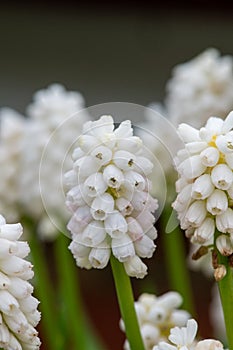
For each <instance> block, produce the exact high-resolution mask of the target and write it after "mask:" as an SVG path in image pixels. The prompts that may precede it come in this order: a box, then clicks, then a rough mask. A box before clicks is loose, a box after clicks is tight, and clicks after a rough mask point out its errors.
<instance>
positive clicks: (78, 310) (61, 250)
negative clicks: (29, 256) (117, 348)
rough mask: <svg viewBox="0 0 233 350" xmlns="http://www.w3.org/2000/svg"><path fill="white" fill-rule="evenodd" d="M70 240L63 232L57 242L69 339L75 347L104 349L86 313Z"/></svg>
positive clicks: (61, 288)
mask: <svg viewBox="0 0 233 350" xmlns="http://www.w3.org/2000/svg"><path fill="white" fill-rule="evenodd" d="M69 242H70V241H69V239H68V238H67V237H66V236H65V235H64V234H61V233H60V234H59V236H58V237H57V239H56V242H55V255H56V266H57V270H58V273H59V275H58V277H59V282H60V284H59V290H60V292H61V296H62V301H63V303H64V307H65V313H66V323H67V324H68V330H69V333H70V334H69V339H71V341H73V345H74V348H75V349H87V350H89V349H95V350H98V349H103V346H101V345H100V341H99V339H97V337H96V336H95V335H94V333H93V330H92V329H91V327H90V324H88V322H87V319H86V317H85V314H84V310H83V306H82V303H81V294H80V288H79V281H78V274H77V267H76V265H75V261H74V259H73V257H72V255H71V253H70V252H69V250H68V244H69ZM93 344H94V345H93Z"/></svg>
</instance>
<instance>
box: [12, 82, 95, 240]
mask: <svg viewBox="0 0 233 350" xmlns="http://www.w3.org/2000/svg"><path fill="white" fill-rule="evenodd" d="M83 108H84V100H83V97H82V95H81V94H79V93H78V92H75V91H67V90H66V89H65V88H64V87H63V86H62V85H59V84H53V85H50V86H49V87H48V88H47V89H43V90H39V91H37V92H36V93H35V95H34V96H33V102H32V103H31V104H30V105H29V106H28V108H27V116H28V118H27V119H26V120H27V123H26V128H25V134H24V139H23V150H22V154H21V174H22V175H21V176H19V179H20V180H19V181H20V196H19V201H20V203H21V206H22V209H23V211H24V214H25V215H29V216H31V217H32V218H33V219H35V220H37V222H38V223H39V226H38V231H39V233H41V236H42V235H43V238H45V239H49V238H53V237H54V234H56V232H57V228H56V227H55V226H54V223H55V224H61V223H64V222H65V221H66V220H67V219H68V214H69V213H68V211H67V210H66V207H65V203H64V189H63V186H62V178H63V173H64V171H67V170H68V169H70V167H71V166H72V163H71V160H70V153H72V151H71V148H72V144H73V142H74V141H75V140H76V138H77V135H80V133H81V130H82V126H83V123H84V122H86V121H87V120H88V118H87V115H86V114H85V113H84V112H83V113H79V114H77V113H78V112H80V110H82V109H83ZM69 150H70V153H69ZM51 174H53V175H52V176H51ZM32 203H33V205H32ZM61 227H62V225H61Z"/></svg>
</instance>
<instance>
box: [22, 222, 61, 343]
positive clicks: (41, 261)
mask: <svg viewBox="0 0 233 350" xmlns="http://www.w3.org/2000/svg"><path fill="white" fill-rule="evenodd" d="M23 223H24V224H25V225H26V226H27V227H28V229H29V230H30V239H29V244H30V248H31V255H32V260H33V264H34V271H35V277H36V281H37V283H36V293H37V295H38V298H39V300H40V302H41V303H40V310H41V313H42V321H41V324H42V327H43V333H44V335H45V338H46V343H47V344H48V348H49V349H50V350H58V349H61V350H62V349H63V348H64V344H63V339H62V335H61V332H60V329H59V327H58V326H57V315H56V307H55V295H54V294H55V293H54V291H53V288H52V283H51V278H50V276H49V272H48V267H47V265H46V260H45V255H44V251H43V249H42V246H41V243H40V242H39V241H38V238H37V233H36V225H35V224H33V223H32V222H30V221H29V220H28V219H27V220H24V221H23Z"/></svg>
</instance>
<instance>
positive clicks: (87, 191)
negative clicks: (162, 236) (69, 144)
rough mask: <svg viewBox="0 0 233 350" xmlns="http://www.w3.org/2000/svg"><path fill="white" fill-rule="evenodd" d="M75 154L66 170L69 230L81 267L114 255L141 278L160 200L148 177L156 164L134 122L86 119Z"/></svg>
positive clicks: (152, 247) (101, 262)
mask: <svg viewBox="0 0 233 350" xmlns="http://www.w3.org/2000/svg"><path fill="white" fill-rule="evenodd" d="M77 144H78V147H77V148H76V149H75V150H74V153H73V161H74V164H73V169H72V170H70V171H69V172H68V173H66V174H65V182H66V184H67V186H68V187H69V188H70V190H69V191H68V193H67V197H66V205H67V207H68V209H69V210H70V211H71V212H72V214H73V215H72V217H71V219H70V221H69V223H68V226H67V228H68V229H69V231H71V236H72V242H71V244H70V250H71V251H72V253H73V255H74V257H75V259H76V263H77V265H78V266H80V267H85V268H87V269H90V268H92V267H94V268H99V269H102V268H104V267H105V266H106V265H107V264H108V261H109V258H110V255H111V254H113V255H114V256H115V257H116V258H117V259H118V260H119V261H120V262H122V263H123V264H124V267H125V270H126V272H127V274H128V275H129V276H133V277H137V278H143V277H144V276H145V275H146V274H147V266H146V265H145V264H144V263H143V262H142V260H141V258H151V257H152V255H153V252H154V250H155V248H156V246H155V244H154V240H155V239H156V237H157V232H156V229H155V228H154V222H155V218H154V216H153V214H152V213H153V212H154V211H155V210H156V209H157V208H158V203H157V200H155V199H153V198H152V197H151V196H150V194H149V192H148V188H149V181H148V179H147V175H148V174H149V173H150V172H151V171H152V167H153V164H152V163H151V162H150V161H149V160H148V159H147V158H146V157H144V155H143V154H144V151H143V145H142V141H141V139H140V138H139V137H136V136H133V129H132V126H131V122H130V121H124V122H122V123H121V124H120V125H119V126H118V127H117V128H115V130H114V122H113V118H112V117H111V116H102V117H101V118H100V119H99V120H97V121H94V122H87V123H86V124H85V125H84V127H83V134H82V135H81V136H80V137H79V138H78V142H77Z"/></svg>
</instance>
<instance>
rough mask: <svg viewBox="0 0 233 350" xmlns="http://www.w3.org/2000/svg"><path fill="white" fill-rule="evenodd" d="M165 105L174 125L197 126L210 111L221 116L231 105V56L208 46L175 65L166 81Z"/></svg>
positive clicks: (230, 108)
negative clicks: (198, 53)
mask: <svg viewBox="0 0 233 350" xmlns="http://www.w3.org/2000/svg"><path fill="white" fill-rule="evenodd" d="M165 108H166V110H167V115H168V118H169V119H170V121H171V122H173V123H174V125H178V124H179V123H182V122H187V123H189V124H191V125H192V126H195V127H198V128H199V127H200V126H201V125H203V124H204V123H205V122H206V120H207V119H208V118H209V116H210V115H217V116H220V117H221V118H223V117H224V116H225V115H226V114H227V113H229V112H230V111H231V110H232V109H233V58H232V57H231V56H223V57H221V56H220V52H219V51H218V50H216V49H212V48H211V49H207V50H205V51H204V52H203V53H201V54H200V55H198V56H197V57H195V58H193V59H192V60H190V61H188V62H186V63H183V64H179V65H177V66H176V67H175V68H174V69H173V75H172V78H171V79H170V80H169V81H168V83H167V97H166V101H165Z"/></svg>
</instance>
